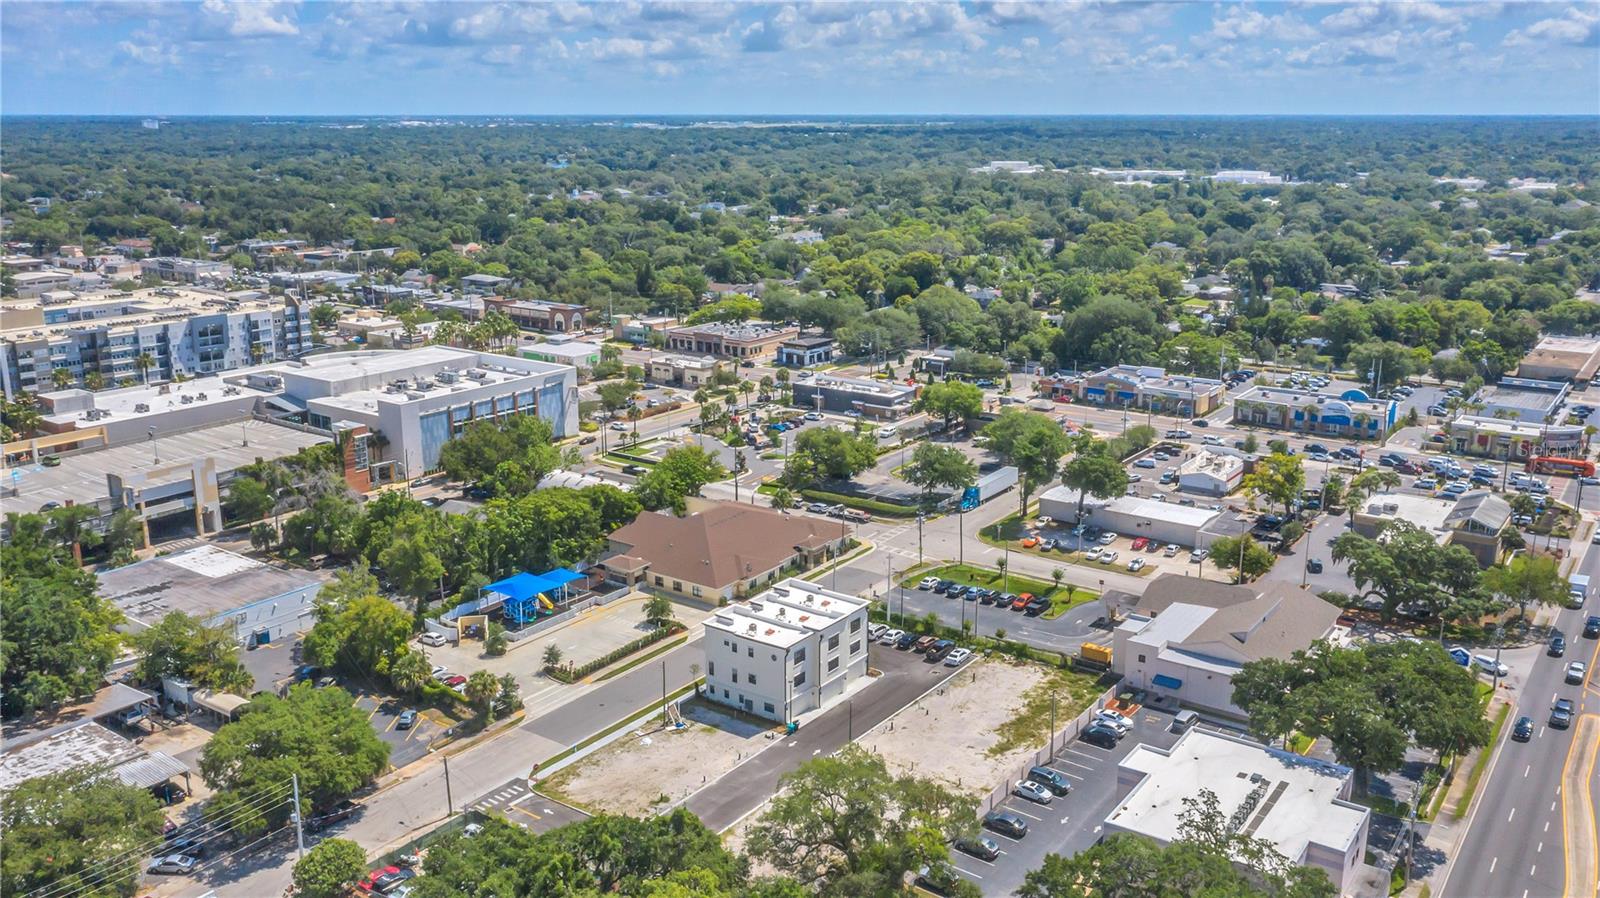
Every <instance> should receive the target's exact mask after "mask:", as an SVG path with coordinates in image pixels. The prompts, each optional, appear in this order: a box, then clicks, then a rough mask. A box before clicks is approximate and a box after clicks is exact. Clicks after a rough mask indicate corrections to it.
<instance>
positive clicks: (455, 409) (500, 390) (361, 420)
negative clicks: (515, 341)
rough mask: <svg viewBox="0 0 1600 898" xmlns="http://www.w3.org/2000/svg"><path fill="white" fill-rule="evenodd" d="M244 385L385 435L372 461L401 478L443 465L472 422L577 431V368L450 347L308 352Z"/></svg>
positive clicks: (323, 420)
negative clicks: (445, 452) (534, 420)
mask: <svg viewBox="0 0 1600 898" xmlns="http://www.w3.org/2000/svg"><path fill="white" fill-rule="evenodd" d="M244 383H245V384H246V385H249V386H256V387H258V388H261V389H269V390H273V391H274V392H278V393H280V395H279V396H278V397H276V398H275V400H274V401H275V402H276V403H278V404H280V405H285V406H287V407H288V408H291V409H293V410H295V411H303V412H304V415H305V422H306V423H307V424H308V425H310V426H311V427H313V428H316V429H318V430H320V431H324V432H328V433H332V432H333V431H334V430H335V426H336V425H338V424H341V423H344V424H351V425H364V426H365V427H366V428H367V431H368V432H369V433H373V434H382V435H383V439H382V440H380V441H377V442H380V443H382V444H383V445H382V447H381V449H380V448H378V447H373V448H374V457H373V460H372V463H373V464H374V466H376V465H377V464H378V462H379V458H378V456H379V455H381V457H382V461H383V463H384V464H393V465H395V466H398V471H394V472H392V476H395V477H398V478H405V479H409V478H412V477H419V476H421V475H422V474H424V473H426V472H428V471H432V470H434V469H435V468H437V467H438V465H439V450H440V449H442V448H443V447H444V444H445V443H447V442H449V441H450V440H451V439H453V438H454V437H456V436H459V435H460V434H461V432H462V431H463V430H465V429H466V427H467V426H468V425H469V424H471V423H473V422H475V421H482V420H491V421H497V420H502V419H505V418H508V417H511V416H513V415H538V416H539V417H540V418H543V419H544V420H546V421H548V422H550V426H551V428H552V429H553V430H554V432H555V436H557V437H565V436H570V435H571V434H574V433H577V431H578V378H577V372H576V371H575V370H574V369H572V368H570V367H568V366H566V365H553V364H550V363H548V362H536V361H532V360H530V359H519V358H515V357H512V356H504V355H495V354H492V353H485V352H473V351H469V350H464V349H453V348H450V347H446V346H424V347H421V348H419V349H412V350H405V351H395V350H387V351H386V350H373V351H366V352H341V353H333V354H329V355H318V356H308V357H307V358H305V359H304V360H302V361H300V362H295V363H291V364H287V365H275V366H270V367H267V368H263V369H260V370H258V371H254V372H251V373H250V375H249V376H248V377H247V378H246V379H245V381H244ZM385 479H387V478H385Z"/></svg>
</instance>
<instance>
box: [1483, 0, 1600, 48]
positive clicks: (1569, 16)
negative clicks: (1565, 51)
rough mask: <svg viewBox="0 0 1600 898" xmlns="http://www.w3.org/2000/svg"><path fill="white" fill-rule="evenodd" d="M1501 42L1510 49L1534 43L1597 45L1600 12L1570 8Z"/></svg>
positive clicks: (1575, 7)
mask: <svg viewBox="0 0 1600 898" xmlns="http://www.w3.org/2000/svg"><path fill="white" fill-rule="evenodd" d="M1504 43H1505V44H1506V45H1507V46H1511V47H1515V46H1524V45H1528V44H1534V43H1555V44H1569V45H1571V46H1574V47H1594V46H1600V10H1597V8H1596V7H1594V6H1592V5H1591V6H1588V7H1587V8H1584V7H1577V6H1574V7H1570V8H1568V9H1567V11H1566V14H1565V15H1562V16H1557V17H1554V18H1549V19H1540V20H1539V21H1537V22H1534V23H1533V24H1532V25H1529V26H1528V27H1527V28H1522V29H1518V30H1514V31H1512V32H1511V33H1509V34H1507V35H1506V36H1505V41H1504Z"/></svg>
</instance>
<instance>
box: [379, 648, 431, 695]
mask: <svg viewBox="0 0 1600 898" xmlns="http://www.w3.org/2000/svg"><path fill="white" fill-rule="evenodd" d="M432 679H433V670H432V668H431V667H430V666H429V665H428V659H427V658H426V657H424V656H423V654H422V653H421V652H417V651H413V650H411V649H410V648H407V649H406V650H405V651H403V652H400V653H399V654H398V655H397V656H396V657H395V659H394V660H393V661H391V662H389V682H391V683H393V684H394V688H395V689H396V690H397V691H399V692H402V693H404V694H406V695H420V694H422V687H424V686H426V685H428V683H429V682H431V681H432Z"/></svg>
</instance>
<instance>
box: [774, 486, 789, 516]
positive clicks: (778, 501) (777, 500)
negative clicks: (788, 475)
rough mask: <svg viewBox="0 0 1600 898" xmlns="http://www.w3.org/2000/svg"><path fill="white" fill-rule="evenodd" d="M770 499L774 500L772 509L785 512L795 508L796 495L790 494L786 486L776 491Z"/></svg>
mask: <svg viewBox="0 0 1600 898" xmlns="http://www.w3.org/2000/svg"><path fill="white" fill-rule="evenodd" d="M770 499H771V500H772V507H773V508H776V509H778V510H779V511H785V510H787V509H790V508H793V507H794V493H793V492H790V490H789V488H788V487H786V486H780V487H777V488H776V489H774V490H773V491H772V495H771V497H770Z"/></svg>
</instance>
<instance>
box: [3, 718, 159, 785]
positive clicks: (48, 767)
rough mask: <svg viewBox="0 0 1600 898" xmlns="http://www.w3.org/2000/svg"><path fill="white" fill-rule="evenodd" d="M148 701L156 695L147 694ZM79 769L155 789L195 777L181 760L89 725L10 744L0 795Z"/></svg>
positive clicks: (7, 747)
mask: <svg viewBox="0 0 1600 898" xmlns="http://www.w3.org/2000/svg"><path fill="white" fill-rule="evenodd" d="M141 694H143V693H141ZM146 698H147V699H148V700H153V699H154V698H155V697H154V696H150V695H147V694H146ZM78 769H88V770H92V771H94V772H96V773H103V774H107V775H109V776H111V777H113V778H115V779H116V780H118V781H119V782H121V783H122V784H123V785H127V786H133V787H135V788H139V789H154V788H157V787H159V786H162V785H164V784H165V783H166V782H167V781H169V780H172V779H175V778H182V779H184V780H185V782H187V781H188V779H189V768H188V767H187V766H186V765H185V764H184V763H183V762H182V761H180V760H178V759H177V758H174V757H173V756H171V755H169V754H167V753H166V752H160V751H147V750H145V749H144V748H141V747H140V746H138V745H136V744H134V743H133V742H131V741H129V740H128V739H126V738H124V737H122V736H119V735H117V734H116V733H113V732H112V731H110V730H108V729H106V728H105V727H103V726H101V725H100V724H98V723H94V722H92V721H84V722H82V723H79V724H76V725H74V726H71V727H64V728H60V729H57V730H55V731H53V732H51V733H49V734H47V735H44V736H41V737H40V738H38V739H34V740H31V741H26V742H23V743H21V744H12V743H11V742H10V741H9V740H8V742H7V745H6V751H5V753H4V754H0V794H3V793H6V792H10V791H11V790H12V789H15V788H16V787H18V786H20V785H22V784H23V783H25V782H27V781H28V780H32V779H38V778H39V777H41V776H49V775H50V774H54V773H65V772H66V771H68V770H78Z"/></svg>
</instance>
